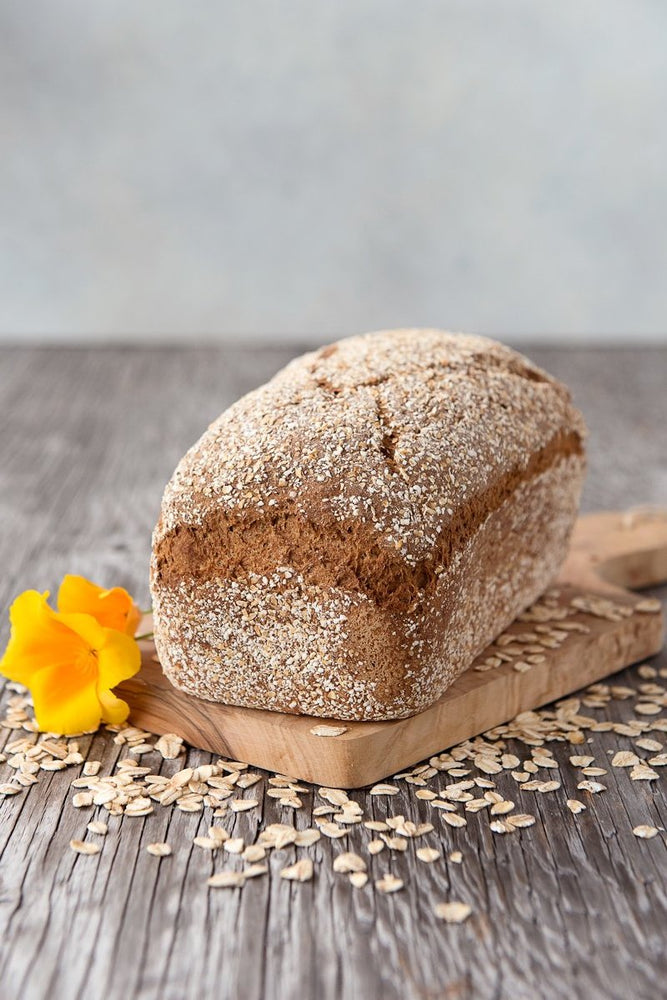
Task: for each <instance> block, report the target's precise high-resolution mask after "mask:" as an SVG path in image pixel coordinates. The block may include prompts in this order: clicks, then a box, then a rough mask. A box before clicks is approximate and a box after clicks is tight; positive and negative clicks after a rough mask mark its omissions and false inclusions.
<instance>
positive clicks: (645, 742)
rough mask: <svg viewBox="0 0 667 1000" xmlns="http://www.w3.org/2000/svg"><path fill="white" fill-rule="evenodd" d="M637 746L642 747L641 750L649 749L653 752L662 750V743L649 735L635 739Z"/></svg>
mask: <svg viewBox="0 0 667 1000" xmlns="http://www.w3.org/2000/svg"><path fill="white" fill-rule="evenodd" d="M635 744H636V746H638V747H640V749H641V750H649V751H651V752H652V753H659V752H660V750H662V743H659V742H658V741H657V740H652V739H649V737H648V736H642V738H641V739H640V740H635Z"/></svg>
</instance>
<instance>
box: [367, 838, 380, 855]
mask: <svg viewBox="0 0 667 1000" xmlns="http://www.w3.org/2000/svg"><path fill="white" fill-rule="evenodd" d="M380 851H384V843H383V842H382V841H381V840H371V841H369V843H368V853H369V854H379V853H380Z"/></svg>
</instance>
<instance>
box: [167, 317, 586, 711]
mask: <svg viewBox="0 0 667 1000" xmlns="http://www.w3.org/2000/svg"><path fill="white" fill-rule="evenodd" d="M584 434H585V430H584V425H583V421H582V418H581V415H580V414H579V412H578V411H577V410H576V409H575V408H574V407H573V406H572V403H571V401H570V395H569V393H568V391H567V389H566V388H565V387H564V386H563V385H561V384H560V383H559V382H557V381H556V380H554V379H553V378H551V377H550V376H549V375H547V374H546V373H545V372H543V371H541V370H540V369H539V368H537V367H535V366H534V365H533V364H531V363H530V362H529V361H528V360H526V359H525V358H524V357H522V356H521V355H520V354H517V353H516V352H514V351H512V350H510V349H509V348H507V347H504V346H502V345H501V344H497V343H495V342H494V341H491V340H487V339H486V338H483V337H473V336H464V335H461V334H451V333H443V332H441V331H438V330H393V331H386V332H380V333H371V334H367V335H365V336H359V337H352V338H350V339H347V340H342V341H340V342H339V343H336V344H332V345H331V346H329V347H325V348H323V349H322V350H319V351H316V352H314V353H311V354H306V355H304V356H303V357H301V358H297V359H296V360H295V361H292V362H291V363H290V364H289V365H287V367H286V368H284V369H283V370H282V371H280V372H279V373H278V374H277V375H276V376H275V377H274V378H273V379H272V380H271V381H270V382H269V383H267V384H266V385H264V386H262V387H261V388H259V389H257V390H255V391H254V392H251V393H249V394H248V395H247V396H244V397H243V398H242V399H240V400H239V401H238V402H237V403H235V404H234V405H233V406H231V407H230V408H229V409H228V410H227V411H226V412H225V413H223V414H222V416H221V417H219V419H218V420H216V421H215V423H213V424H212V425H211V426H210V427H209V429H208V430H207V431H206V433H205V434H204V435H203V437H202V438H201V439H200V440H199V441H198V442H197V444H195V445H194V446H193V447H192V448H191V449H190V451H189V452H188V453H187V454H186V455H185V457H184V458H183V459H182V461H181V462H180V464H179V465H178V468H177V469H176V471H175V473H174V475H173V477H172V479H171V482H170V483H169V484H168V486H167V488H166V491H165V494H164V498H163V502H162V509H161V514H160V519H159V522H158V524H157V527H156V529H155V533H154V539H153V557H152V565H151V587H152V594H153V607H154V622H155V624H154V628H155V642H156V646H157V651H158V654H159V658H160V662H161V663H162V666H163V668H164V670H165V672H166V674H167V676H168V677H169V678H170V680H171V681H172V682H173V683H174V684H175V685H176V686H177V687H179V688H181V689H182V690H183V691H187V692H189V693H191V694H194V695H198V696H199V697H201V698H207V699H210V700H212V701H219V702H224V703H226V704H233V705H245V706H251V707H254V708H264V709H272V710H275V711H281V712H292V713H304V714H309V715H316V716H328V717H333V718H336V719H357V720H359V719H363V720H370V719H396V718H402V717H405V716H408V715H412V714H413V713H415V712H419V711H421V710H422V709H424V708H425V707H426V706H428V705H429V704H430V703H432V702H433V701H435V700H436V699H438V698H439V697H440V696H441V695H442V694H443V692H444V691H445V689H446V688H447V687H448V685H449V684H451V683H452V681H453V680H454V679H455V678H456V677H457V676H458V675H459V674H460V673H461V672H462V671H463V670H465V669H466V668H467V667H468V666H470V664H471V662H472V660H473V659H474V657H475V656H476V655H477V654H478V653H479V652H480V651H481V650H482V649H483V648H484V647H485V646H486V645H487V644H488V643H489V642H490V641H491V640H492V639H493V638H494V637H495V636H496V635H497V634H498V633H500V632H501V631H502V630H503V629H504V628H505V627H506V626H507V625H508V624H509V623H510V622H511V621H512V620H513V618H514V617H515V616H516V615H517V614H518V613H519V612H520V611H521V610H522V609H523V608H525V607H526V606H527V605H528V604H530V603H531V602H532V601H534V600H535V598H536V597H537V596H538V595H539V594H540V593H541V592H542V591H544V589H545V588H546V587H547V585H548V584H549V583H550V582H551V581H552V580H553V578H554V576H555V574H556V573H557V571H558V569H559V566H560V564H561V562H562V560H563V558H564V556H565V554H566V552H567V547H568V540H569V537H570V532H571V529H572V526H573V524H574V520H575V517H576V514H577V507H578V501H579V494H580V489H581V484H582V479H583V473H584V453H583V438H584Z"/></svg>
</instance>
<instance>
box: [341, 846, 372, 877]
mask: <svg viewBox="0 0 667 1000" xmlns="http://www.w3.org/2000/svg"><path fill="white" fill-rule="evenodd" d="M333 870H334V871H335V872H345V873H346V874H348V873H349V872H365V871H366V862H365V861H364V859H363V858H360V857H359V855H358V854H354V853H353V852H352V851H346V852H345V853H344V854H339V855H337V856H336V857H335V858H334V862H333Z"/></svg>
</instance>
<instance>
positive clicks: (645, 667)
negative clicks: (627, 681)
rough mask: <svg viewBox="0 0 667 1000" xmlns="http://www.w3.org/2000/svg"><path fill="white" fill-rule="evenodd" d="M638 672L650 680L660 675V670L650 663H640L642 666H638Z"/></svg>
mask: <svg viewBox="0 0 667 1000" xmlns="http://www.w3.org/2000/svg"><path fill="white" fill-rule="evenodd" d="M637 673H638V674H639V676H640V677H643V678H644V679H645V680H650V679H651V678H653V677H657V676H658V671H657V670H656V669H655V667H652V666H651V665H650V664H649V663H642V664H640V666H638V667H637Z"/></svg>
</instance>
